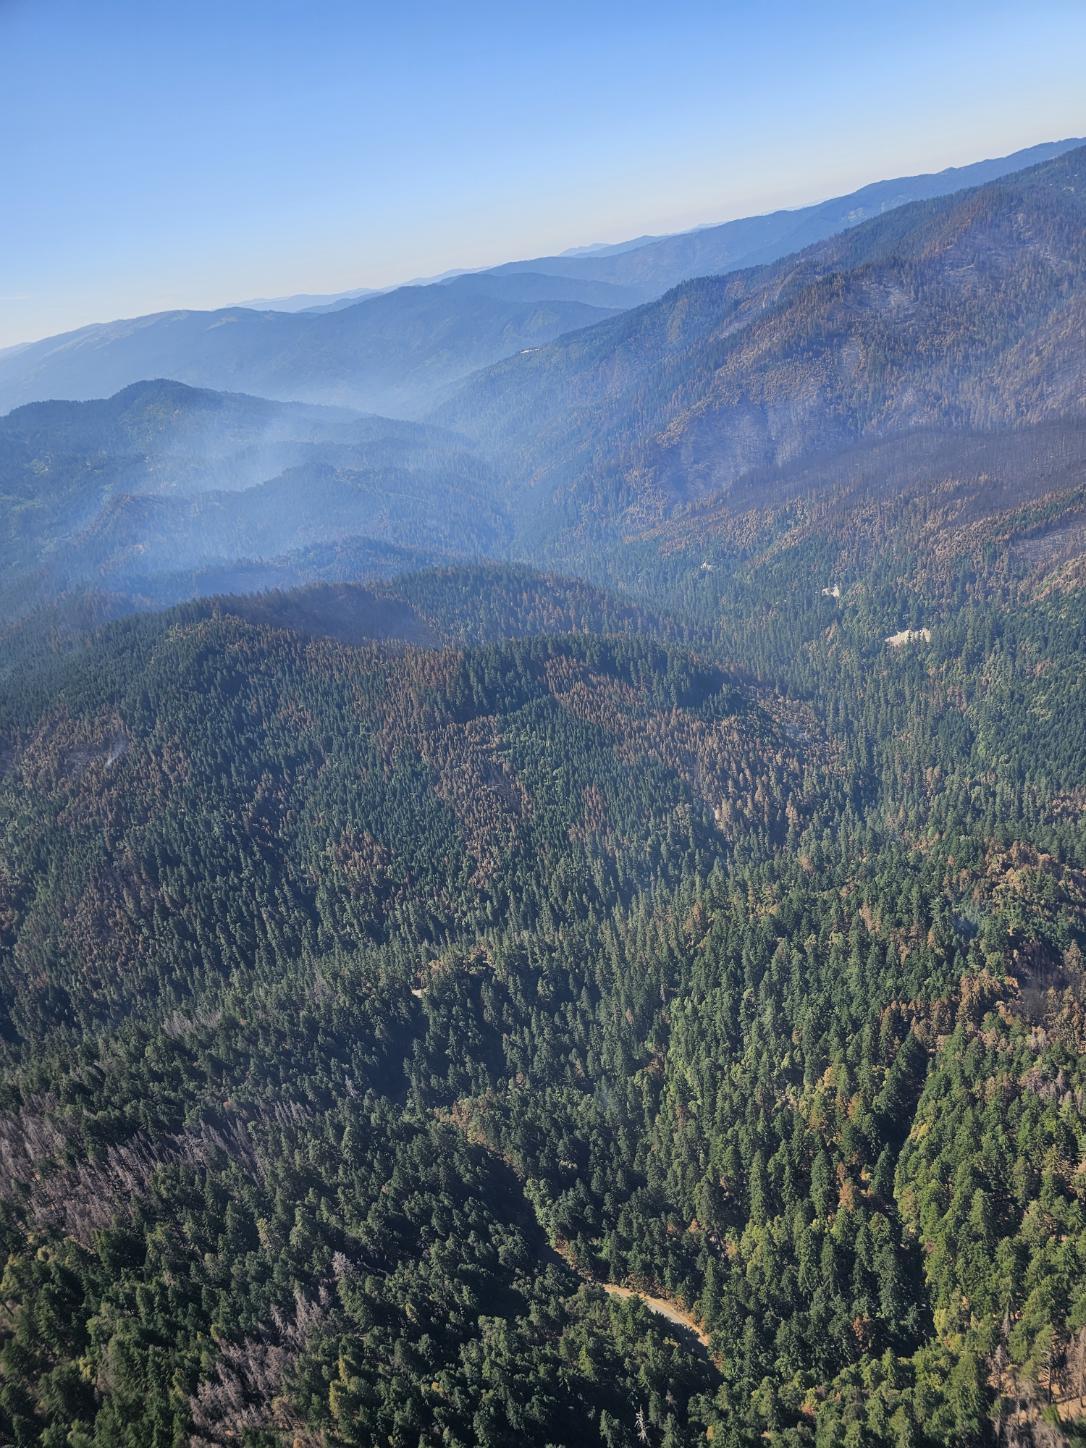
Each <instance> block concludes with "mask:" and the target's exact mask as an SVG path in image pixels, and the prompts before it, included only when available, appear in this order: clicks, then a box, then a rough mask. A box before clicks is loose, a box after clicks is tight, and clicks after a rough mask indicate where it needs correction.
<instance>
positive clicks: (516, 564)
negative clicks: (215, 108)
mask: <svg viewBox="0 0 1086 1448" xmlns="http://www.w3.org/2000/svg"><path fill="white" fill-rule="evenodd" d="M1084 165H1086V151H1083V150H1078V151H1071V152H1068V153H1067V154H1066V155H1063V156H1061V157H1060V158H1059V159H1057V160H1053V161H1050V162H1048V163H1046V164H1045V165H1043V166H1041V167H1039V168H1036V169H1034V170H1033V171H1030V172H1028V173H1023V174H1022V175H1020V176H1014V177H1011V178H1004V179H1002V180H999V181H997V182H995V183H994V184H992V185H990V186H987V187H984V188H982V189H980V190H976V191H972V192H968V193H965V194H964V195H959V196H956V197H951V198H947V199H942V200H932V201H924V202H920V203H916V204H914V205H911V206H906V207H903V208H901V209H900V210H895V211H893V212H890V213H889V214H887V215H885V216H881V217H879V218H878V219H876V220H874V221H872V222H869V223H866V224H865V225H862V226H859V227H856V228H855V229H853V230H851V231H849V232H848V233H846V234H844V235H842V236H839V237H835V238H834V239H833V240H831V241H828V242H823V243H820V244H819V245H818V246H817V247H814V248H812V249H810V250H808V251H806V252H804V253H801V254H800V255H799V256H796V257H791V258H789V259H787V260H785V261H782V262H777V263H774V264H773V265H771V266H768V267H761V268H758V269H755V270H750V271H746V272H743V273H740V274H736V275H733V276H730V277H726V278H707V279H704V280H700V281H696V282H693V283H690V284H688V285H684V286H683V287H681V288H680V289H678V290H677V291H676V292H673V293H671V294H670V295H669V296H667V297H665V298H664V299H663V300H662V301H661V302H659V303H656V304H654V305H652V306H649V307H644V308H640V309H638V310H636V311H633V312H629V313H626V314H624V315H623V316H622V317H620V318H617V319H614V320H608V321H605V322H604V323H603V324H602V325H600V326H596V327H592V328H590V329H588V330H586V331H583V332H580V333H578V334H576V335H575V336H573V337H566V338H564V339H562V340H560V341H559V342H557V343H555V344H554V345H552V346H547V347H541V348H539V349H538V350H536V351H532V352H530V353H528V354H527V355H524V356H517V357H515V358H513V359H512V360H510V361H509V362H506V363H502V364H501V365H499V366H498V367H497V368H495V369H489V370H486V371H484V372H482V373H481V374H479V375H478V376H476V377H475V378H474V379H472V381H471V383H470V385H469V386H468V387H467V388H466V389H465V390H464V391H462V392H460V393H459V394H458V395H457V397H456V398H454V400H453V401H452V402H451V403H450V404H448V406H447V407H446V408H445V409H443V410H442V411H441V413H440V414H439V424H438V425H434V426H429V425H422V424H416V423H405V422H399V421H389V420H388V419H384V418H379V417H367V416H361V415H360V414H357V413H352V412H348V411H345V410H334V409H325V408H318V407H312V406H308V405H303V404H283V403H279V402H269V401H267V400H266V399H260V398H253V397H246V396H240V395H236V394H222V393H215V392H207V391H199V390H194V389H192V388H190V387H186V386H184V385H182V384H181V383H178V382H164V381H145V382H142V383H140V384H138V385H136V386H134V387H130V388H127V389H125V390H123V391H122V392H120V393H119V394H117V395H116V396H113V397H112V398H109V399H107V400H104V401H99V402H93V403H50V404H42V405H35V406H32V407H27V408H22V409H18V410H16V411H15V412H13V413H11V414H10V415H8V416H7V417H5V418H3V419H0V515H2V518H3V520H4V521H5V522H6V523H7V524H8V525H9V526H8V527H7V529H6V531H5V533H4V540H3V542H2V543H0V561H2V562H3V563H4V567H5V580H4V586H3V592H2V594H0V602H2V604H3V609H4V615H3V619H2V621H0V1263H2V1274H3V1275H2V1287H0V1442H2V1443H5V1444H7V1443H10V1444H13V1445H17V1448H29V1445H37V1444H42V1445H45V1448H91V1445H95V1448H114V1445H120V1448H177V1445H182V1444H189V1445H197V1448H208V1445H227V1444H238V1445H245V1448H285V1445H292V1448H339V1445H344V1448H346V1445H358V1448H369V1445H374V1444H385V1445H389V1448H420V1445H424V1448H476V1445H484V1448H514V1445H515V1448H522V1445H537V1448H556V1445H562V1448H579V1445H582V1444H584V1445H597V1444H602V1445H606V1448H639V1445H646V1444H647V1445H651V1448H680V1445H689V1448H693V1445H701V1444H707V1443H710V1444H714V1445H717V1448H756V1445H757V1448H760V1445H764V1444H769V1445H771V1448H839V1445H844V1448H947V1445H955V1448H957V1445H962V1448H1069V1445H1074V1444H1083V1443H1086V1171H1084V1166H1083V1163H1084V1161H1086V955H1084V952H1086V671H1084V669H1083V643H1084V640H1086V564H1084V559H1086V421H1084V414H1083V403H1084V400H1086V392H1084V386H1086V353H1084V351H1083V348H1082V336H1083V327H1082V324H1083V301H1082V298H1083V280H1084V278H1083V261H1084V260H1086V258H1084V255H1083V220H1084V217H1083V196H1084V195H1086V192H1084V190H1083V180H1084V177H1083V169H1084ZM518 275H519V274H518ZM517 285H518V286H520V287H522V288H523V289H526V290H527V291H528V292H531V291H532V289H533V288H534V287H535V286H536V285H537V284H536V283H535V282H534V281H528V282H520V283H518V284H517ZM510 288H511V290H512V291H514V292H515V290H516V289H515V287H513V285H512V284H510ZM470 291H471V288H470V287H468V286H465V287H464V288H463V294H464V296H467V295H468V293H469V292H470ZM508 300H509V299H508V297H507V298H506V299H505V301H503V303H502V305H503V306H504V305H505V304H506V303H507V302H508ZM522 300H523V299H522ZM520 304H521V303H519V302H518V305H520ZM443 305H444V304H443ZM533 305H534V302H533ZM570 305H574V303H570ZM576 305H584V303H582V302H577V303H576ZM347 310H348V311H350V310H352V309H347ZM329 315H334V314H329ZM339 315H344V314H339ZM244 325H246V326H248V325H249V323H248V322H246V323H245V324H244ZM420 325H421V324H420ZM420 335H421V333H420ZM269 365H270V364H269ZM556 560H558V561H560V563H561V565H562V568H563V569H564V570H565V571H564V572H557V571H552V570H553V569H554V568H556V567H557V564H556ZM295 584H305V585H306V586H305V587H294V586H293V585H295ZM179 600H183V601H179Z"/></svg>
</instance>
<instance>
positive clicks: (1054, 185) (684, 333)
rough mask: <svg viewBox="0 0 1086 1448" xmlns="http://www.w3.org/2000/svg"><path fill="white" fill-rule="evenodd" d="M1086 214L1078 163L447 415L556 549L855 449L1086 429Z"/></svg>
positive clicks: (881, 236)
mask: <svg viewBox="0 0 1086 1448" xmlns="http://www.w3.org/2000/svg"><path fill="white" fill-rule="evenodd" d="M1084 198H1086V148H1079V149H1077V150H1074V151H1070V152H1068V153H1067V154H1065V155H1064V156H1062V157H1060V158H1058V159H1056V160H1054V161H1051V162H1048V163H1046V164H1044V165H1042V166H1039V167H1036V168H1034V169H1032V170H1030V171H1026V172H1023V173H1021V174H1019V175H1015V176H1011V177H1008V178H1005V179H1003V180H1001V181H998V182H995V183H993V184H991V185H988V186H985V187H982V188H980V189H978V190H975V191H971V192H965V193H962V194H960V195H956V196H952V197H949V198H946V199H943V200H936V201H930V202H918V203H914V204H912V205H909V206H905V207H902V208H900V209H898V210H896V211H893V212H891V213H890V214H888V215H886V216H883V217H880V218H879V219H877V220H875V221H871V222H868V223H865V224H864V225H862V226H859V227H857V228H855V229H853V230H851V231H848V232H846V233H844V234H843V235H841V236H839V237H836V238H834V239H833V240H831V241H828V242H824V243H822V244H821V245H819V246H817V247H814V248H812V249H811V250H809V251H806V252H803V253H801V254H800V255H799V256H798V257H794V258H788V259H786V260H785V261H783V262H779V263H777V264H775V265H773V266H770V267H767V268H761V269H756V270H753V271H747V272H741V273H738V274H736V275H733V276H730V277H723V278H706V279H704V280H700V281H696V282H691V283H687V284H685V285H683V286H682V287H679V288H677V289H676V290H675V291H674V292H672V293H669V294H668V296H666V297H665V298H663V299H662V300H661V301H660V302H657V303H655V304H653V305H650V306H647V307H642V308H639V309H637V310H635V311H632V312H628V313H625V314H624V315H623V316H621V317H619V318H617V319H615V320H614V321H612V322H609V323H606V324H604V325H602V326H599V327H595V328H591V329H589V330H587V331H584V332H580V333H578V334H576V335H574V336H572V337H569V338H566V339H563V340H561V341H559V342H557V343H554V344H552V345H551V346H549V347H545V348H541V349H539V350H538V351H536V352H533V353H532V354H530V355H528V356H524V357H517V358H514V359H511V360H510V361H508V362H506V363H502V364H499V365H498V366H497V367H494V368H491V369H490V370H488V371H486V372H484V373H482V374H480V375H479V376H478V377H476V378H473V379H471V381H470V382H469V383H468V384H467V385H466V386H465V388H464V389H463V390H462V391H461V392H460V393H459V394H458V396H457V398H456V399H455V400H454V401H453V402H452V403H450V404H449V405H447V406H446V407H444V408H443V409H442V410H440V411H439V413H438V414H437V416H438V417H439V418H440V419H441V420H442V421H443V422H445V423H447V424H450V425H453V426H458V427H461V428H463V429H464V430H465V431H468V432H470V433H471V434H472V435H473V436H475V437H476V438H478V439H479V440H480V442H481V443H482V444H483V446H484V447H485V448H486V449H487V450H488V451H489V452H490V453H491V454H492V455H493V456H495V457H498V458H501V459H502V466H503V467H504V468H505V469H506V470H507V471H512V472H514V473H515V474H516V475H517V476H518V477H519V479H520V481H521V484H522V486H524V487H525V489H526V492H525V497H526V499H527V500H528V502H529V504H530V508H531V512H532V514H533V516H534V518H535V520H536V524H537V526H538V527H539V528H541V529H543V530H544V532H545V533H546V532H548V531H549V533H550V534H552V535H553V533H554V532H555V530H556V529H558V528H560V527H562V526H563V525H566V526H568V525H570V524H573V525H577V524H582V523H587V524H592V523H593V522H602V523H604V524H606V523H607V522H608V521H609V520H613V519H614V518H615V517H616V515H621V514H622V513H624V512H630V513H631V514H632V515H633V517H634V518H635V519H636V518H638V517H645V516H653V515H656V514H659V513H666V512H667V511H668V510H669V509H671V508H673V507H674V506H675V505H676V504H678V503H682V502H684V501H686V500H689V499H695V498H698V497H703V496H705V495H706V494H710V493H714V492H718V491H720V490H722V489H727V488H729V487H731V486H733V485H734V484H735V482H736V481H737V480H738V479H740V478H742V477H743V476H744V475H745V474H749V473H751V472H753V471H755V470H756V469H761V470H766V469H771V468H776V467H779V466H781V465H784V464H787V463H790V462H792V461H793V460H795V459H796V458H798V457H800V456H810V455H812V454H815V453H818V452H832V451H835V450H840V449H841V448H843V447H846V446H849V445H851V444H853V443H855V442H857V441H860V440H862V439H871V438H875V437H886V436H891V435H893V434H895V433H902V432H906V431H909V430H913V429H917V428H932V427H937V428H949V429H951V430H955V431H958V430H964V429H974V430H975V429H978V428H979V429H987V428H994V427H1001V426H1002V427H1007V426H1010V425H1023V424H1029V423H1034V422H1038V421H1042V420H1045V419H1049V418H1055V417H1060V416H1063V415H1068V414H1070V415H1074V416H1081V415H1082V412H1083V405H1084V397H1086V373H1084V354H1083V349H1082V346H1081V339H1082V336H1083V332H1084V323H1086V318H1084V316H1083V306H1084V302H1083V297H1084V296H1086V289H1084V285H1083V281H1084V276H1083V272H1084V263H1086V251H1084V246H1086V242H1084V237H1086V225H1084V222H1086V215H1084V210H1086V200H1084ZM555 495H557V503H558V507H557V511H556V512H555V511H553V509H554V502H555ZM548 513H550V514H551V516H549V517H548Z"/></svg>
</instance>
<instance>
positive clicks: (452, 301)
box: [0, 278, 614, 416]
mask: <svg viewBox="0 0 1086 1448" xmlns="http://www.w3.org/2000/svg"><path fill="white" fill-rule="evenodd" d="M586 285H587V284H586V283H584V282H581V281H579V280H576V279H574V280H573V281H571V282H563V281H561V280H559V281H556V282H554V283H553V284H552V285H550V286H549V287H548V288H546V289H545V290H546V291H547V292H548V293H549V295H546V296H540V294H539V292H540V289H539V287H538V285H537V283H536V282H535V281H534V279H529V280H528V281H525V282H522V283H517V282H514V283H510V282H509V281H508V280H506V279H496V280H495V281H494V283H493V284H492V285H491V286H490V287H489V288H487V287H484V286H481V285H480V284H479V283H478V282H477V281H476V280H475V279H474V278H472V279H470V281H468V282H467V283H466V284H465V285H464V286H463V287H461V286H459V285H458V283H457V281H455V280H454V281H453V282H450V283H449V284H447V285H442V286H430V287H404V288H401V289H400V290H399V291H396V292H388V293H384V294H382V295H379V296H375V297H370V298H368V299H365V300H363V301H361V302H357V303H355V304H354V305H353V306H350V307H345V308H342V309H340V310H333V311H328V312H274V311H269V312H253V311H248V310H246V309H245V308H244V307H230V308H226V309H224V310H222V311H218V312H163V313H159V314H157V315H155V316H149V317H136V318H133V319H130V320H126V321H119V322H111V323H107V324H103V325H96V326H92V327H83V328H81V329H80V330H79V331H76V332H69V333H66V334H64V335H62V336H59V337H51V338H47V339H46V340H44V341H42V342H35V343H32V344H31V345H30V346H27V347H23V348H20V349H18V350H16V351H14V352H8V353H5V354H0V412H2V411H7V410H9V409H10V408H12V407H16V406H19V405H21V404H23V403H26V402H36V401H40V400H43V399H45V398H52V397H65V398H71V399H76V400H80V399H88V398H92V397H101V396H103V395H109V394H112V393H114V392H116V391H118V390H119V389H120V388H123V387H127V386H128V385H129V384H130V383H133V382H138V381H142V380H144V379H145V378H148V377H173V378H175V379H176V380H178V381H180V382H186V383H188V384H190V385H191V386H194V387H209V388H214V389H216V390H221V391H242V392H248V393H255V394H258V395H260V396H264V397H271V398H275V399H277V400H281V401H307V402H321V403H335V404H342V405H345V406H350V407H355V408H361V409H362V410H364V411H367V412H382V413H395V414H398V415H400V416H404V415H408V414H410V413H412V412H414V411H417V410H418V409H419V408H420V406H422V405H423V403H424V402H425V401H427V400H429V399H431V398H432V397H433V396H434V395H435V393H437V392H439V391H440V390H441V389H442V388H444V387H447V386H448V385H449V384H450V383H452V382H455V381H457V380H459V379H460V378H463V377H466V376H467V375H468V374H469V373H471V372H474V371H476V370H477V369H478V368H480V367H485V366H486V365H488V364H489V363H490V362H494V361H497V360H498V359H499V358H501V357H506V356H509V355H511V354H513V353H515V352H518V351H521V350H523V349H524V348H526V347H533V346H539V345H541V344H542V343H543V342H549V341H551V340H552V339H553V338H554V337H557V336H559V335H560V334H561V333H563V332H568V331H570V330H573V329H576V328H578V327H584V326H588V325H590V324H591V323H592V322H598V321H601V320H603V319H605V318H606V317H607V316H609V315H610V314H611V311H613V310H614V309H613V308H607V307H600V306H594V305H591V304H588V303H585V302H581V301H578V300H566V297H567V296H573V297H575V296H576V295H577V294H579V293H583V292H584V291H585V289H586ZM592 285H593V286H594V289H595V290H596V291H599V286H598V284H592Z"/></svg>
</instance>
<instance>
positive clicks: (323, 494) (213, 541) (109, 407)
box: [0, 381, 509, 608]
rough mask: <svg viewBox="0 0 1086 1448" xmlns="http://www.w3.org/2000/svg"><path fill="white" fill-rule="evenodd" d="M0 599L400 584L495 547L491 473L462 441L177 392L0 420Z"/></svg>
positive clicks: (248, 400) (147, 387)
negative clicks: (364, 580)
mask: <svg viewBox="0 0 1086 1448" xmlns="http://www.w3.org/2000/svg"><path fill="white" fill-rule="evenodd" d="M0 470H2V475H3V479H4V484H3V490H2V493H0V521H2V523H3V525H4V526H3V528H2V530H0V532H2V538H3V541H2V542H0V562H2V563H3V565H4V571H5V572H4V587H3V590H2V594H0V596H2V597H3V600H4V602H5V604H6V606H7V607H9V608H20V607H25V606H26V605H27V604H28V603H30V602H33V601H35V600H38V599H45V598H48V597H50V596H52V595H55V594H57V593H58V592H61V591H63V590H65V589H71V588H79V587H82V588H86V587H88V586H93V587H97V588H100V589H106V590H109V591H112V592H116V593H123V594H128V595H130V596H133V597H140V598H144V599H147V600H152V601H153V600H157V599H159V598H162V599H163V600H165V601H169V600H170V599H171V598H177V597H183V596H185V595H186V594H190V593H200V592H203V593H214V592H223V591H226V590H227V589H229V588H231V587H233V588H238V587H242V588H256V587H260V586H271V585H273V584H274V583H276V582H286V583H291V582H299V581H303V580H306V579H315V578H320V577H332V578H342V577H359V576H365V575H367V574H380V573H389V572H396V571H399V570H402V569H403V568H404V567H406V566H409V565H410V564H411V563H412V562H415V563H418V562H428V561H431V560H433V559H435V558H438V557H441V556H444V555H448V554H454V555H455V554H459V553H470V554H473V555H475V554H487V553H491V552H494V551H495V550H496V549H500V548H501V547H502V546H503V544H504V542H505V540H506V538H507V536H508V533H509V527H508V523H507V520H506V517H505V514H504V508H503V505H502V503H501V501H500V500H499V497H498V488H497V484H496V479H495V477H494V475H493V473H492V471H491V469H490V468H489V467H488V466H487V465H486V464H484V463H482V462H480V461H479V460H478V459H477V458H476V457H474V456H473V455H472V452H471V449H470V447H469V445H468V444H467V443H466V442H465V441H464V440H463V439H461V438H458V437H455V436H453V435H451V434H449V433H446V432H443V431H441V430H439V429H436V428H427V427H423V426H421V425H419V424H416V423H407V422H397V421H393V420H391V419H388V418H380V417H369V416H363V415H361V414H358V413H352V412H349V411H347V410H343V409H332V408H319V407H307V406H303V405H299V404H290V403H286V404H285V403H274V402H268V401H266V400H264V399H261V398H255V397H247V396H243V395H240V394H235V393H217V392H209V391H206V390H200V389H195V388H190V387H186V386H184V385H183V384H181V383H178V382H167V381H154V382H140V383H134V384H133V385H132V386H131V387H128V388H125V389H124V390H123V391H122V392H119V393H117V394H116V396H114V397H112V398H108V399H105V400H102V401H96V402H84V403H78V402H76V403H73V402H53V403H36V404H32V405H29V406H27V407H23V408H18V409H16V410H15V411H14V412H12V413H9V414H8V416H7V417H4V418H0Z"/></svg>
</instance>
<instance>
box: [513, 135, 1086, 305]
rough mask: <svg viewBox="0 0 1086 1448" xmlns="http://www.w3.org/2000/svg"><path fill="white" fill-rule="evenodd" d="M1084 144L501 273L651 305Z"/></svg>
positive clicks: (1051, 147)
mask: <svg viewBox="0 0 1086 1448" xmlns="http://www.w3.org/2000/svg"><path fill="white" fill-rule="evenodd" d="M1081 144H1082V141H1081V139H1079V140H1066V141H1052V142H1046V143H1045V144H1043V145H1040V146H1030V147H1029V148H1028V149H1026V150H1023V151H1015V152H1014V153H1013V154H1012V155H1009V156H1002V157H999V158H998V159H996V160H991V161H977V162H975V163H974V164H973V165H970V166H951V167H949V168H948V169H947V170H945V171H939V172H936V173H933V174H931V175H925V176H902V177H897V178H896V179H894V180H891V181H876V182H874V183H872V184H871V185H870V186H862V187H861V188H860V189H859V190H858V191H852V192H850V193H849V194H848V195H847V196H836V197H833V198H832V199H831V200H829V201H822V202H819V203H817V204H816V205H814V206H801V207H797V208H796V209H795V210H789V211H774V212H771V213H770V214H768V215H766V216H747V217H742V218H741V219H739V220H736V221H727V222H725V223H724V224H723V225H721V226H702V227H698V228H697V230H695V231H686V232H680V233H679V234H677V235H675V236H660V237H644V238H642V239H641V240H640V241H636V242H626V243H620V244H619V245H618V246H615V247H602V248H599V249H598V250H594V251H593V252H592V253H591V254H589V255H585V256H569V255H565V256H550V257H540V258H537V259H536V260H534V261H520V262H509V263H507V264H506V265H505V266H504V267H499V268H496V270H497V271H499V272H506V273H508V272H518V271H540V272H549V273H552V274H554V275H559V276H564V277H568V278H571V279H572V278H575V277H576V278H580V279H582V280H592V281H599V282H607V283H609V284H611V285H618V286H624V287H628V288H630V289H632V290H633V291H635V292H636V293H637V294H638V300H639V301H650V300H652V299H653V298H655V297H659V296H661V295H662V294H663V293H664V292H666V291H668V290H669V289H670V288H671V287H674V286H677V285H678V283H680V282H683V281H688V280H689V279H690V278H691V277H699V276H710V275H713V276H719V275H722V274H723V273H725V272H732V271H739V270H741V269H743V268H746V267H752V266H762V265H765V264H766V263H768V262H771V261H776V260H777V259H778V257H782V256H787V255H788V254H789V253H791V252H796V251H802V250H803V249H804V248H806V247H808V246H812V245H813V244H814V243H815V242H818V241H823V240H825V239H826V238H827V237H830V236H835V235H837V234H838V233H839V232H842V231H845V230H847V229H848V228H849V227H852V226H857V225H858V224H859V223H860V222H862V221H868V220H870V219H871V218H872V217H875V216H882V215H883V214H884V213H885V212H887V211H892V210H894V208H896V207H898V206H904V205H907V204H908V203H909V202H910V201H923V200H930V199H931V198H933V197H937V196H946V195H949V194H950V193H951V192H954V191H962V190H965V189H966V188H968V187H973V186H982V185H984V184H986V183H987V182H989V181H995V180H997V179H998V178H999V177H1001V176H1005V175H1009V174H1011V173H1012V172H1015V171H1022V170H1024V169H1025V168H1026V167H1029V166H1034V165H1037V164H1039V163H1040V162H1042V161H1047V160H1051V159H1052V158H1054V157H1056V156H1059V155H1061V154H1062V153H1063V152H1064V151H1067V150H1071V149H1072V148H1074V147H1076V146H1080V145H1081Z"/></svg>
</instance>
